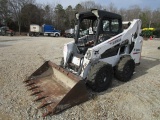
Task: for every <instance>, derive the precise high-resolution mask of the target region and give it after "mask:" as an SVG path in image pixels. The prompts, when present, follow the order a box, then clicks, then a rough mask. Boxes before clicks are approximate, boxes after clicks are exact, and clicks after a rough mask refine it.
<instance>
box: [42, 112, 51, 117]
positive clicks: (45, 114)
mask: <svg viewBox="0 0 160 120" xmlns="http://www.w3.org/2000/svg"><path fill="white" fill-rule="evenodd" d="M51 114H52V111H48V112H46V113H43V115H42V117H46V116H48V115H51Z"/></svg>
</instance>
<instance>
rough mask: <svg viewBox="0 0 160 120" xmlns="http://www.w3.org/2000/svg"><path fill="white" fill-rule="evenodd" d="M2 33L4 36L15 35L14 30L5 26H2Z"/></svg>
mask: <svg viewBox="0 0 160 120" xmlns="http://www.w3.org/2000/svg"><path fill="white" fill-rule="evenodd" d="M0 35H2V36H5V35H9V36H13V35H15V32H14V31H13V30H11V29H9V27H7V26H3V27H0Z"/></svg>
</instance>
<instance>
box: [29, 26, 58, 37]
mask: <svg viewBox="0 0 160 120" xmlns="http://www.w3.org/2000/svg"><path fill="white" fill-rule="evenodd" d="M39 35H48V36H55V37H58V36H60V31H59V30H56V29H55V28H54V26H52V25H46V24H44V25H42V26H39V25H37V24H31V25H30V31H29V36H39Z"/></svg>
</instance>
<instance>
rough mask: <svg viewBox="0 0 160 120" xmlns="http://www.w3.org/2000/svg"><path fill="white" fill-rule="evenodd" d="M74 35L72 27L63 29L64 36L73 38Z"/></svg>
mask: <svg viewBox="0 0 160 120" xmlns="http://www.w3.org/2000/svg"><path fill="white" fill-rule="evenodd" d="M74 35H75V30H74V29H73V28H71V29H67V30H65V37H68V38H73V37H74Z"/></svg>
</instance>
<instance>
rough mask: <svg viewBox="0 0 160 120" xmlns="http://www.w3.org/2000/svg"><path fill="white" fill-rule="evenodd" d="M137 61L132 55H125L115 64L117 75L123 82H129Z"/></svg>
mask: <svg viewBox="0 0 160 120" xmlns="http://www.w3.org/2000/svg"><path fill="white" fill-rule="evenodd" d="M134 69H135V62H134V60H133V59H131V57H130V56H124V57H122V58H121V59H120V61H119V63H118V64H117V65H116V66H115V77H116V78H117V79H118V80H120V81H123V82H127V81H129V80H130V79H131V77H132V76H133V73H134Z"/></svg>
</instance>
